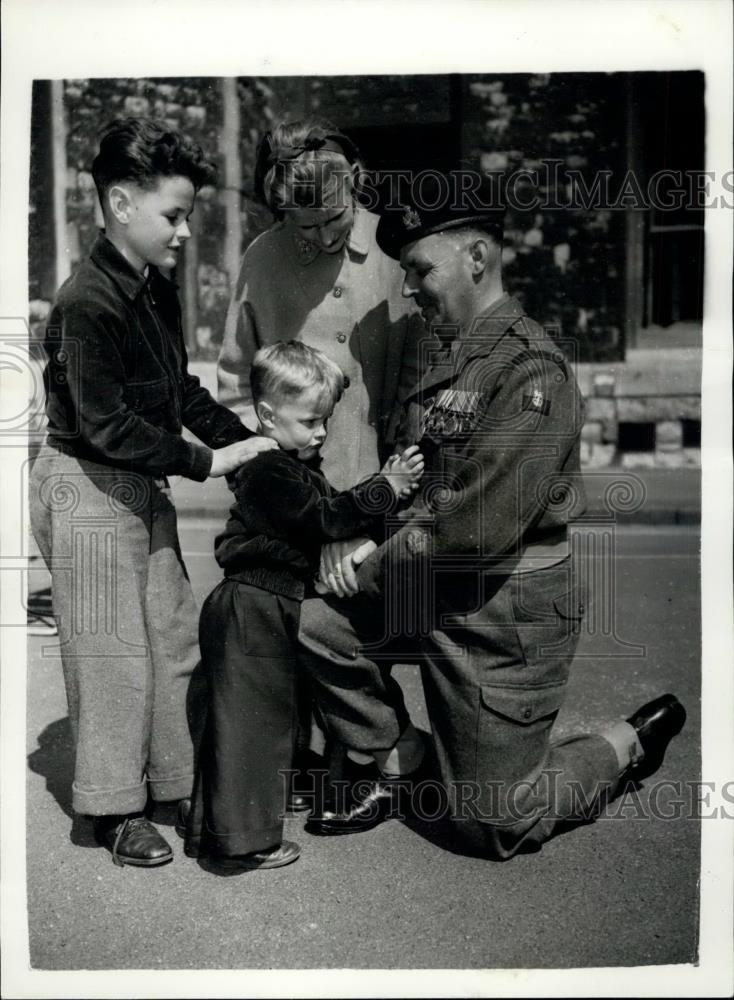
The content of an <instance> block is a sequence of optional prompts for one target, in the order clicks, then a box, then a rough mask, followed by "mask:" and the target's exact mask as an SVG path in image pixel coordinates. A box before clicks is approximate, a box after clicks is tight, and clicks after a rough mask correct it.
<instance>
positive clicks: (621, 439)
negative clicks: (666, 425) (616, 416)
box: [617, 422, 655, 451]
mask: <svg viewBox="0 0 734 1000" xmlns="http://www.w3.org/2000/svg"><path fill="white" fill-rule="evenodd" d="M617 446H618V448H619V450H620V451H655V424H653V423H640V424H638V423H624V422H623V423H620V425H619V434H618V437H617Z"/></svg>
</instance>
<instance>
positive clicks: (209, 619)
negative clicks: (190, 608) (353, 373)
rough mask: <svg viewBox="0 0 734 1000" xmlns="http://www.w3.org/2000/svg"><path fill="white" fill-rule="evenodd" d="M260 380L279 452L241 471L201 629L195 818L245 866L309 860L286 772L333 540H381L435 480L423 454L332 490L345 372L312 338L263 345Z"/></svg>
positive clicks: (235, 863)
mask: <svg viewBox="0 0 734 1000" xmlns="http://www.w3.org/2000/svg"><path fill="white" fill-rule="evenodd" d="M250 381H251V385H252V394H253V401H254V404H255V409H256V414H257V417H258V420H259V428H258V431H259V433H260V434H262V435H265V436H266V437H268V438H271V439H272V440H274V441H276V442H277V443H278V445H279V450H278V451H269V452H266V453H263V454H262V455H259V456H258V457H257V458H255V459H254V460H253V461H252V462H249V463H248V464H247V465H245V466H243V467H242V468H241V469H240V470H239V471H238V472H237V473H236V476H235V477H234V479H235V482H234V484H233V488H234V493H235V496H236V500H237V502H236V505H235V506H234V507H233V508H232V511H231V515H230V518H229V521H228V523H227V525H226V527H225V530H224V532H223V533H222V534H221V535H220V536H219V537H218V538H217V540H216V558H217V562H218V563H219V565H220V566H221V567H222V568H223V569H224V573H225V579H224V580H223V581H222V583H220V584H219V585H218V586H217V587H216V589H215V590H214V591H213V592H212V593H211V594H210V595H209V597H208V598H207V600H206V601H205V603H204V607H203V609H202V613H201V620H200V626H199V638H200V646H201V652H202V659H203V664H204V669H205V671H206V673H207V676H208V680H209V697H210V701H209V713H208V718H207V727H206V730H205V734H204V739H203V743H202V749H201V756H200V768H199V779H200V780H199V781H197V788H196V789H195V795H194V803H193V807H192V809H191V812H190V814H189V815H188V821H186V817H185V816H184V817H182V825H184V826H186V833H187V845H186V851H187V853H189V854H196V853H201V854H203V855H207V856H208V857H209V858H210V859H211V860H213V861H215V863H217V864H219V865H220V866H223V867H227V868H236V869H255V868H276V867H280V866H282V865H287V864H289V863H290V862H292V861H295V860H296V859H297V858H298V856H299V854H300V848H299V847H298V845H297V844H294V843H291V842H289V841H284V840H283V812H284V794H283V787H282V783H281V780H280V774H282V773H284V772H286V771H287V770H288V768H289V767H290V766H291V761H292V759H293V750H294V742H295V736H296V693H295V685H296V644H297V640H298V624H299V615H300V602H301V601H302V600H303V598H304V596H305V595H306V593H307V590H308V588H309V587H310V586H313V582H312V581H313V580H314V577H315V574H316V572H317V570H318V564H319V554H320V550H321V546H322V544H324V543H325V542H331V541H336V540H338V539H347V538H353V537H355V536H357V535H361V534H365V533H375V532H379V530H380V525H381V522H382V519H383V518H384V516H385V515H386V514H387V513H389V512H390V511H391V510H393V509H394V508H395V507H396V506H397V504H398V498H399V497H400V496H409V495H410V494H411V493H412V492H413V491H414V490H415V489H416V488H417V486H418V482H419V480H420V477H421V475H422V473H423V456H422V455H421V454H420V452H419V451H418V449H417V447H411V448H408V449H406V450H405V451H404V452H403V453H402V455H400V456H395V455H393V456H392V457H391V458H390V459H389V460H388V461H387V462H386V464H385V466H384V468H383V469H382V471H381V472H380V473H379V474H377V475H375V476H372V477H371V478H369V479H367V480H365V481H364V482H362V483H360V484H359V485H358V486H355V487H354V488H352V489H350V490H345V491H344V492H341V493H339V492H337V491H336V490H334V489H333V487H331V486H330V485H329V483H328V482H327V481H326V480H325V479H324V477H323V475H322V474H321V473H320V471H319V463H320V457H319V452H320V449H321V447H322V445H323V443H324V441H325V440H326V424H327V421H328V419H329V417H330V416H331V413H332V410H333V409H334V406H335V404H336V403H337V401H338V400H339V398H340V397H341V395H342V392H343V388H344V377H343V374H342V372H341V369H340V368H339V367H338V366H337V365H336V364H335V363H334V362H333V361H331V360H330V359H329V358H328V357H326V355H325V354H323V353H322V352H321V351H317V350H314V349H313V348H311V347H308V346H307V345H305V344H303V343H302V342H300V341H290V342H289V343H277V344H272V345H271V346H269V347H265V348H262V349H261V350H259V351H258V352H257V354H256V355H255V358H254V361H253V365H252V371H251V375H250Z"/></svg>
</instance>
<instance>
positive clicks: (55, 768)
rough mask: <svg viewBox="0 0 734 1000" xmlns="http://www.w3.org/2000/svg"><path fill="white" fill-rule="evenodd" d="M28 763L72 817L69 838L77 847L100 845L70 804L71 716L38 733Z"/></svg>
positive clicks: (72, 775) (72, 754) (72, 764)
mask: <svg viewBox="0 0 734 1000" xmlns="http://www.w3.org/2000/svg"><path fill="white" fill-rule="evenodd" d="M28 766H29V767H30V769H31V771H32V772H33V773H34V774H40V775H41V777H42V778H44V779H45V781H46V791H47V792H50V794H51V795H52V796H53V797H54V799H55V800H56V802H57V804H58V805H59V807H60V808H61V810H62V811H63V812H64V813H65V815H66V816H68V817H69V819H70V820H72V826H71V832H70V834H69V839H70V840H71V842H72V844H75V845H76V846H77V847H98V846H99V845H98V844H97V842H96V840H95V839H94V835H93V833H92V824H91V823H90V822H89V820H87V819H85V818H84V817H83V816H79V815H78V814H76V813H75V812H74V810H73V809H72V807H71V783H72V780H73V777H74V744H73V741H72V737H71V727H70V725H69V719H68V717H67V718H64V719H57V720H56V721H55V722H52V723H50V724H49V725H48V726H46V728H45V729H44V730H43V732H41V733H40V734H39V736H38V747H37V748H36V749H35V750H33V752H32V753H29V754H28Z"/></svg>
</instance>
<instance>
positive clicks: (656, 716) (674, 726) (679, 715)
mask: <svg viewBox="0 0 734 1000" xmlns="http://www.w3.org/2000/svg"><path fill="white" fill-rule="evenodd" d="M685 721H686V710H685V708H683V706H682V705H681V703H680V702H679V701H678V699H677V698H676V697H675V695H672V694H663V695H661V696H660V697H659V698H655V699H654V700H653V701H649V702H648V703H647V704H646V705H643V706H642V708H638V709H637V711H636V712H635V714H634V715H631V716H630V717H629V719H627V722H629V724H630V725H631V726H633V727H634V728H635V730H636V731H637V738H638V739H639V741H640V745H641V746H642V750H643V752H644V755H645V756H644V757H643V758H642V760H640V761H639V763H633V764H630V766H629V767H628V768H627V770H626V771H625V777H627V778H632V779H633V780H634V781H641V780H642V779H643V778H647V777H649V776H650V775H651V774H654V773H655V771H657V769H658V768H659V767H660V765H661V764H662V762H663V757H664V756H665V751H666V750H667V749H668V744H669V743H670V741H671V740H672V739H673V737H674V736H677V735H678V733H679V732H680V731H681V729H682V728H683V726H684V724H685Z"/></svg>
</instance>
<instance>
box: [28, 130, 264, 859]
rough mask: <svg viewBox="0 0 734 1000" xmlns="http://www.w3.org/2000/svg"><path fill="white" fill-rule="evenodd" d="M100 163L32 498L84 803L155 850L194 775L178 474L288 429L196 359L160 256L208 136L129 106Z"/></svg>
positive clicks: (56, 335) (193, 641)
mask: <svg viewBox="0 0 734 1000" xmlns="http://www.w3.org/2000/svg"><path fill="white" fill-rule="evenodd" d="M92 173H93V176H94V181H95V184H96V186H97V192H98V194H99V199H100V204H101V207H102V213H103V216H104V223H105V229H104V232H102V233H100V234H99V235H98V237H97V239H96V240H95V243H94V245H93V247H92V250H91V253H90V255H89V257H88V259H86V260H84V261H82V262H81V263H80V264H79V266H78V268H77V269H76V270H75V272H74V274H73V275H72V276H71V277H70V278H69V280H68V281H67V282H66V283H65V284H64V285H63V287H62V288H61V289H60V290H59V292H58V295H57V298H56V301H55V303H54V307H53V309H52V311H51V314H50V317H49V321H48V324H47V327H46V335H45V341H44V348H45V350H46V353H47V355H48V364H47V366H46V371H45V374H44V381H45V387H46V415H47V419H48V439H47V442H46V443H45V444H44V446H43V448H42V449H41V451H40V453H39V455H38V456H37V458H36V460H35V463H34V466H33V472H32V475H31V481H30V514H31V523H32V527H33V533H34V535H35V538H36V541H37V542H38V546H39V548H40V550H41V552H42V554H43V557H44V559H45V561H46V564H47V565H48V568H49V570H50V571H51V577H52V589H53V609H54V613H55V616H56V620H57V624H58V630H59V641H60V653H61V660H62V664H63V668H64V680H65V683H66V693H67V699H68V703H69V720H70V724H71V730H72V734H73V738H74V746H75V751H76V763H75V770H74V783H73V786H72V804H73V807H74V810H75V811H76V812H77V813H82V814H85V815H88V816H92V817H93V818H94V832H95V835H96V837H97V839H98V840H99V841H100V843H102V844H104V845H105V846H107V847H108V848H109V850H110V851H111V852H112V858H113V861H114V862H115V863H116V864H117V865H136V866H140V867H146V868H149V867H155V866H157V865H160V864H163V863H165V862H167V861H170V859H171V857H172V856H173V852H172V850H171V847H170V845H169V844H168V843H167V841H166V840H165V839H164V838H163V837H162V836H161V834H160V833H159V832H158V830H156V828H155V827H154V826H153V825H152V824H151V823H150V822H149V821H148V819H147V817H146V816H145V810H146V808H147V807H148V805H149V800H153V801H157V802H167V801H178V800H181V799H182V798H185V797H187V796H188V795H189V794H190V790H191V784H192V781H193V776H194V759H193V758H194V752H193V742H192V734H191V732H190V730H189V719H188V718H187V699H189V707H190V708H191V709H192V711H193V714H192V716H191V718H192V724H193V725H194V728H195V727H196V723H195V721H194V717H195V715H196V698H195V697H193V695H194V692H193V688H194V687H195V685H194V684H192V681H193V679H194V677H195V676H196V674H195V668H196V666H197V664H198V661H199V651H198V635H197V630H196V605H195V603H194V597H193V594H192V591H191V585H190V583H189V579H188V575H187V573H186V567H185V566H184V563H183V559H182V557H181V547H180V545H179V540H178V534H177V528H176V511H175V509H174V507H173V504H172V503H171V499H170V489H169V488H168V481H167V478H166V477H167V476H171V475H175V476H186V477H188V478H189V479H193V480H196V481H198V482H201V481H203V480H205V479H206V478H207V476H223V475H225V474H226V473H228V472H231V471H233V470H234V469H236V468H238V467H239V466H240V465H241V464H242V463H243V462H246V461H247V460H248V459H249V458H252V456H253V455H255V454H256V453H257V452H258V451H260V450H262V449H263V448H266V449H267V448H273V447H274V445H273V443H272V442H270V441H268V440H266V439H265V438H262V437H256V436H254V435H253V434H252V433H251V432H250V431H248V429H247V428H246V427H245V426H244V425H243V424H242V423H241V422H240V420H239V419H238V418H237V417H236V416H235V415H234V414H233V413H232V412H231V411H230V410H228V409H226V407H224V406H220V405H219V404H218V403H216V402H215V401H214V399H212V397H211V395H210V394H209V393H208V392H207V390H206V389H205V388H204V387H203V386H201V385H200V384H199V380H198V378H196V377H195V376H194V375H191V374H190V373H189V371H188V366H187V358H186V348H185V345H184V340H183V334H182V328H181V310H180V307H179V302H178V297H177V294H176V285H175V283H174V282H173V281H171V280H169V278H168V277H166V275H165V274H164V273H162V271H161V270H159V268H162V269H163V271H165V272H168V271H169V270H170V269H171V268H174V267H175V266H176V263H177V261H178V256H179V252H180V250H181V247H182V246H183V244H184V243H185V242H186V240H187V239H188V237H189V236H190V235H191V234H190V231H189V222H188V220H189V217H190V215H191V212H192V210H193V208H194V201H195V198H196V192H197V191H198V190H199V188H200V187H201V186H202V185H203V184H206V183H209V181H210V180H211V177H212V170H211V167H210V166H209V165H208V164H207V162H206V161H205V160H204V157H203V153H202V150H201V149H200V148H199V147H198V146H197V145H196V144H195V143H193V142H192V141H191V140H190V139H188V138H187V137H186V136H184V135H182V134H181V133H180V132H178V131H176V130H174V129H171V128H169V127H168V125H166V124H165V123H161V122H156V121H153V120H150V119H144V118H126V119H119V120H117V121H115V122H113V123H112V124H111V125H110V126H109V128H108V129H107V130H106V132H105V134H104V135H103V137H102V140H101V142H100V149H99V154H98V155H97V157H96V158H95V160H94V163H93V165H92ZM183 427H188V428H189V429H190V430H192V431H193V432H194V434H196V435H197V437H198V438H199V440H200V441H203V442H204V443H203V444H200V443H194V442H191V441H187V440H186V439H185V438H184V437H183V435H182V433H181V431H182V428H183Z"/></svg>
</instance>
